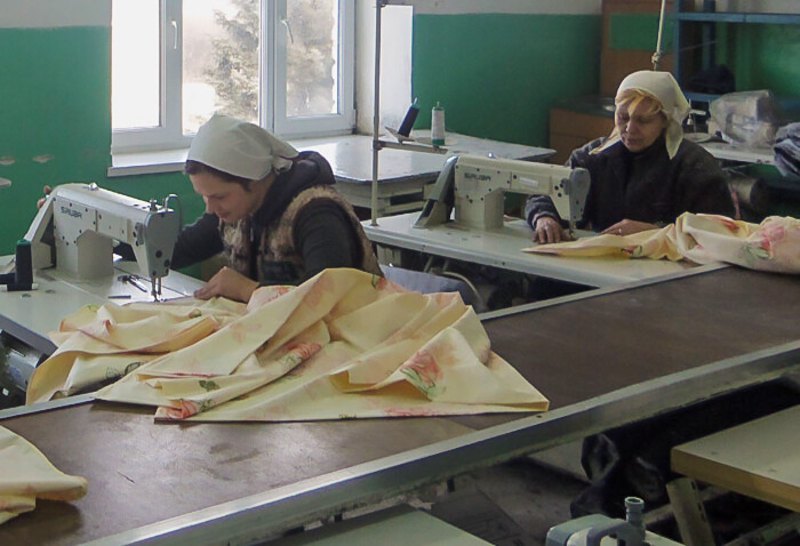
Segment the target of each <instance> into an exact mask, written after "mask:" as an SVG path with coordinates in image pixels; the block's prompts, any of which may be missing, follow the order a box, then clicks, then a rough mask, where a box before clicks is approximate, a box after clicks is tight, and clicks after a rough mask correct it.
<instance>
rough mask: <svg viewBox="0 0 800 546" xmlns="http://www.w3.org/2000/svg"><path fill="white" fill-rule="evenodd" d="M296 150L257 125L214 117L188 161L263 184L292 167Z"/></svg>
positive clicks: (196, 140)
mask: <svg viewBox="0 0 800 546" xmlns="http://www.w3.org/2000/svg"><path fill="white" fill-rule="evenodd" d="M294 157H297V150H295V149H294V147H292V145H291V144H289V143H288V142H284V141H283V140H280V139H279V138H277V137H275V136H274V135H272V134H271V133H269V132H268V131H266V130H264V129H262V128H261V127H259V126H258V125H255V124H253V123H248V122H246V121H241V120H238V119H236V118H232V117H229V116H224V115H222V114H214V115H213V116H211V119H209V120H208V121H207V122H206V123H204V124H203V125H202V126H201V127H200V129H199V130H198V131H197V135H195V137H194V139H193V140H192V146H191V147H190V148H189V155H188V156H187V157H186V159H191V160H194V161H199V162H200V163H203V164H204V165H208V166H209V167H213V168H215V169H217V170H220V171H223V172H226V173H228V174H232V175H234V176H239V177H241V178H247V179H248V180H261V179H262V178H264V177H265V176H267V175H268V174H269V173H271V172H272V171H273V170H275V171H278V172H281V171H285V170H287V169H289V168H290V167H291V166H292V161H291V159H292V158H294Z"/></svg>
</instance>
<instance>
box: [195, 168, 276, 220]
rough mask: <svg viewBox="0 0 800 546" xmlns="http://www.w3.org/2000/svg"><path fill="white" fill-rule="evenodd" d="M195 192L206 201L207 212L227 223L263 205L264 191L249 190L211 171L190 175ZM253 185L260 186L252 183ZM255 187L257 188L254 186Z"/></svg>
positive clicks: (247, 214)
mask: <svg viewBox="0 0 800 546" xmlns="http://www.w3.org/2000/svg"><path fill="white" fill-rule="evenodd" d="M189 180H191V181H192V187H194V191H195V193H197V194H199V195H200V196H201V197H202V198H203V201H205V203H206V212H208V213H211V214H215V215H217V216H218V217H219V218H220V219H221V220H222V221H223V222H225V223H226V224H232V223H234V222H236V221H238V220H241V219H243V218H246V217H247V216H249V215H251V214H252V213H254V212H255V211H256V210H257V209H258V207H259V206H260V205H261V201H262V199H263V197H264V195H263V193H262V192H259V191H253V190H252V189H251V191H248V190H247V189H245V188H244V187H243V186H242V185H241V184H237V183H235V182H229V181H226V180H224V179H222V178H220V177H218V176H216V175H214V174H212V173H210V172H207V171H203V172H199V173H195V174H190V175H189ZM250 185H251V186H260V185H258V184H253V183H251V184H250ZM253 189H255V188H253Z"/></svg>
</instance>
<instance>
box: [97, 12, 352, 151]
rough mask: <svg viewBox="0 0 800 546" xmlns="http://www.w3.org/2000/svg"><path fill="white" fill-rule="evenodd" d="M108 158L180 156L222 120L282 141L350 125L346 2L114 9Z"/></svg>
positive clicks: (348, 14)
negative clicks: (166, 152) (211, 121)
mask: <svg viewBox="0 0 800 546" xmlns="http://www.w3.org/2000/svg"><path fill="white" fill-rule="evenodd" d="M112 2H113V4H112V22H111V27H112V94H111V102H112V111H111V119H112V128H113V138H112V143H113V150H114V151H115V152H135V151H149V150H161V149H177V148H184V147H188V145H189V142H190V140H191V137H192V136H193V135H194V133H195V132H196V131H197V128H198V127H199V126H200V125H201V124H202V123H204V122H205V121H206V120H207V119H208V118H209V117H210V116H211V114H212V113H214V112H217V111H218V112H222V113H225V114H229V115H232V116H236V117H239V118H242V119H246V120H248V121H252V122H254V123H259V124H260V125H262V126H263V127H266V128H267V129H269V130H271V131H273V132H275V133H276V134H279V135H281V136H284V137H289V138H296V137H300V136H312V135H322V134H336V133H339V134H341V133H346V132H350V130H352V127H353V125H354V116H355V114H354V110H353V88H354V70H353V65H354V62H355V54H354V25H353V23H354V19H355V6H354V0H112Z"/></svg>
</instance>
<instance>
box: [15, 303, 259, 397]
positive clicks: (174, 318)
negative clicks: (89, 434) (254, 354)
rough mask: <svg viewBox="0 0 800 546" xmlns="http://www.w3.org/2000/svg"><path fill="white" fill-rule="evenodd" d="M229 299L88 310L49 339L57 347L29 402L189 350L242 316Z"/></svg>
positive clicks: (41, 368) (31, 384) (74, 316)
mask: <svg viewBox="0 0 800 546" xmlns="http://www.w3.org/2000/svg"><path fill="white" fill-rule="evenodd" d="M244 309H245V305H244V304H242V303H238V302H233V301H230V300H219V301H215V302H202V301H195V300H191V302H190V303H189V304H186V303H179V302H178V301H176V302H173V303H169V304H161V305H159V306H157V307H154V306H153V305H152V304H147V303H131V304H129V305H125V306H120V305H115V304H113V303H107V304H106V305H103V306H102V307H100V306H97V305H87V306H84V307H82V308H81V309H79V310H78V311H76V312H75V313H73V314H72V315H70V316H68V317H66V318H64V320H62V321H61V324H60V326H59V330H58V332H54V333H51V334H50V339H51V340H52V341H53V343H55V345H56V346H57V347H58V349H56V351H55V352H54V353H53V354H52V355H51V356H50V358H48V359H47V360H45V361H44V362H43V363H42V364H40V365H39V366H38V367H37V368H36V370H35V371H34V373H33V376H32V377H31V379H30V382H29V385H28V390H27V393H26V398H27V403H28V404H31V403H33V402H40V401H44V400H50V399H52V398H54V397H61V396H66V395H70V394H74V393H76V392H80V391H82V390H85V389H87V388H90V387H92V386H96V385H97V384H98V383H104V382H108V381H113V380H115V379H118V378H120V377H122V376H123V375H125V374H126V373H128V372H130V371H131V370H133V369H134V368H136V367H138V366H140V365H142V364H143V363H145V362H149V361H150V360H153V359H154V358H156V357H158V356H160V355H161V354H164V353H167V352H169V351H174V350H176V349H178V348H180V347H183V346H186V345H190V344H192V343H194V342H196V341H197V340H199V339H202V338H204V337H206V336H208V335H209V334H210V333H212V332H214V331H215V330H217V329H218V328H219V327H220V326H221V325H224V324H226V323H227V322H230V321H231V320H232V319H233V318H236V317H238V316H239V315H240V314H241V313H242V312H243V311H244Z"/></svg>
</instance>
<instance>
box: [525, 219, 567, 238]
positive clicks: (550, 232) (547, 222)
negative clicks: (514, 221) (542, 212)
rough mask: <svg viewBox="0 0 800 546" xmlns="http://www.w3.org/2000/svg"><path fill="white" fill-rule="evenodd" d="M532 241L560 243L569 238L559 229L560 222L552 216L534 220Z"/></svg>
mask: <svg viewBox="0 0 800 546" xmlns="http://www.w3.org/2000/svg"><path fill="white" fill-rule="evenodd" d="M533 240H534V242H537V243H542V244H544V243H560V242H561V241H566V240H569V236H568V235H567V233H566V232H565V231H564V229H563V228H562V227H561V222H559V221H558V220H556V219H555V218H553V217H552V216H541V217H539V219H537V220H536V227H535V228H534V230H533Z"/></svg>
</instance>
